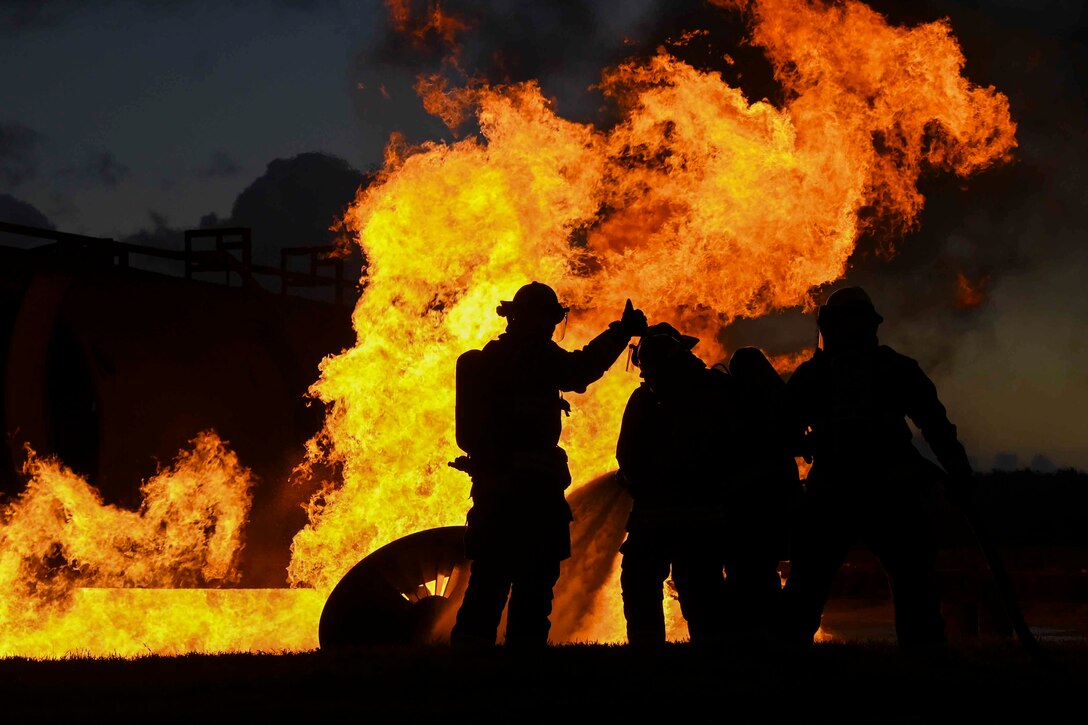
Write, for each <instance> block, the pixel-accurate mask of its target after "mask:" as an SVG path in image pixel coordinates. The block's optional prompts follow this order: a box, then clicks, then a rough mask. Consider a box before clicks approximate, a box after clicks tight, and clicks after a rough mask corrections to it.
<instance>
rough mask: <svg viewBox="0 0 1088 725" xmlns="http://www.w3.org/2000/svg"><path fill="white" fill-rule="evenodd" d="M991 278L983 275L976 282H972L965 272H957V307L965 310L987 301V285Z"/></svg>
mask: <svg viewBox="0 0 1088 725" xmlns="http://www.w3.org/2000/svg"><path fill="white" fill-rule="evenodd" d="M989 281H990V278H989V277H987V276H983V277H981V278H979V280H978V282H977V283H976V284H972V283H971V282H970V280H968V279H967V275H965V274H964V273H963V272H957V273H956V299H955V305H956V307H957V308H959V309H961V310H964V309H970V308H971V307H978V306H979V305H981V304H982V303H983V302H985V301H986V286H987V284H988V283H989Z"/></svg>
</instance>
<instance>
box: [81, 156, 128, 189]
mask: <svg viewBox="0 0 1088 725" xmlns="http://www.w3.org/2000/svg"><path fill="white" fill-rule="evenodd" d="M84 171H85V172H86V175H87V176H88V177H89V178H91V179H93V180H95V181H98V182H100V183H102V184H105V185H106V186H117V185H118V184H120V183H121V182H122V181H124V180H125V179H126V178H128V176H129V174H131V173H132V170H131V169H129V167H127V166H125V165H124V164H122V163H121V162H119V161H118V160H117V157H115V156H114V155H113V154H112V153H111V152H109V151H104V152H102V153H101V154H99V155H97V156H95V157H94V158H93V159H92V160H91V162H90V163H89V164H88V165H87V166H86V167H85V169H84Z"/></svg>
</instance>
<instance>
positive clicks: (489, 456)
mask: <svg viewBox="0 0 1088 725" xmlns="http://www.w3.org/2000/svg"><path fill="white" fill-rule="evenodd" d="M497 312H498V314H499V315H500V316H502V317H505V318H506V320H507V325H506V331H505V332H503V333H502V334H501V335H499V336H498V338H496V339H495V340H492V341H491V342H489V343H487V344H486V345H485V346H484V347H483V349H481V350H470V351H467V352H465V353H463V354H462V355H461V356H460V357H459V358H458V361H457V397H456V436H457V444H458V446H459V447H460V448H461V449H462V450H463V451H464V452H465V453H466V455H464V456H460V457H459V458H458V459H456V460H455V461H452V462H451V463H450V465H452V466H454V467H456V468H459V469H461V470H463V471H465V472H466V473H468V474H469V475H470V476H471V478H472V488H471V494H470V495H471V498H472V506H471V508H470V509H469V511H468V515H467V521H466V524H467V525H466V531H465V554H466V558H468V559H470V560H471V564H470V573H469V581H468V585H467V588H466V590H465V595H464V600H463V601H462V603H461V606H460V608H459V609H458V612H457V619H456V622H455V624H454V627H453V630H452V632H451V643H452V644H453V645H455V646H459V645H493V644H495V642H496V640H497V637H498V626H499V624H500V622H501V620H502V613H503V610H504V608H507V601H508V600H509V608H508V610H507V619H506V633H505V643H506V644H507V645H508V646H512V647H513V646H543V645H546V644H547V642H548V632H549V630H550V628H551V622H550V615H551V610H552V598H553V592H554V588H555V584H556V582H557V581H558V579H559V571H560V562H561V561H563V560H564V559H567V558H569V557H570V553H571V551H570V522H571V521H572V515H571V508H570V506H569V505H568V503H567V500H566V496H565V493H564V492H565V490H566V489H567V487H568V486H569V485H570V483H571V477H570V471H569V469H568V467H567V455H566V452H565V451H564V450H563V449H562V448H561V447H560V446H559V437H560V433H561V430H562V417H563V415H564V414H569V411H570V405H569V403H568V402H567V401H566V400H564V398H563V397H562V393H563V392H584V391H585V390H586V388H587V387H588V386H589V385H590V384H591V383H593V382H595V381H596V380H598V379H599V378H601V376H603V375H604V373H605V372H606V371H607V370H608V368H609V367H611V366H612V364H613V363H614V362H615V361H616V360H617V359H618V358H619V356H620V355H621V354H622V353H623V352H624V350H626V349H627V345H628V343H629V342H630V340H631V338H632V337H633V336H638V335H641V334H642V332H643V331H644V330H645V328H646V316H645V314H643V313H642V311H641V310H638V309H635V308H634V307H633V306H632V305H631V301H630V300H628V301H627V305H626V308H625V309H624V312H623V314H622V316H621V317H620V319H619V320H616V321H615V322H612V323H611V324H610V325H609V326H608V328H607V329H605V330H604V331H603V332H601V333H600V334H599V335H598V336H597V337H595V338H594V339H593V340H591V341H590V342H589V343H588V344H587V345H585V347H583V348H581V349H580V350H573V351H568V350H564V349H563V348H561V347H560V346H559V345H558V344H557V343H556V342H555V341H553V339H552V337H553V334H554V332H555V329H556V327H557V326H558V325H559V324H560V323H563V322H565V320H566V316H567V312H568V308H566V307H564V306H562V305H561V304H560V302H559V299H558V297H557V295H556V293H555V291H554V290H553V289H552V288H551V287H549V286H547V285H545V284H542V283H540V282H532V283H530V284H527V285H525V286H523V287H521V288H520V289H519V290H518V291H517V293H516V294H515V295H514V297H513V299H512V300H507V301H503V302H502V303H501V304H500V305H499V306H498V308H497Z"/></svg>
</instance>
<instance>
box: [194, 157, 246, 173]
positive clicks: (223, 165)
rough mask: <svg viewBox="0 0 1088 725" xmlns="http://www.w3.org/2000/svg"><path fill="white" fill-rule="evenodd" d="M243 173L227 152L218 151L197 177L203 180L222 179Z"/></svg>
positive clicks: (199, 171)
mask: <svg viewBox="0 0 1088 725" xmlns="http://www.w3.org/2000/svg"><path fill="white" fill-rule="evenodd" d="M240 172H241V168H240V167H239V166H238V163H237V162H236V161H235V160H234V159H233V158H231V157H230V155H229V154H227V152H226V151H216V152H215V153H213V154H212V157H211V158H210V159H209V160H208V163H206V164H205V165H204V166H202V167H201V168H200V169H199V170H198V171H197V175H198V176H199V177H200V178H202V179H221V178H226V177H230V176H237V175H238V174H239V173H240Z"/></svg>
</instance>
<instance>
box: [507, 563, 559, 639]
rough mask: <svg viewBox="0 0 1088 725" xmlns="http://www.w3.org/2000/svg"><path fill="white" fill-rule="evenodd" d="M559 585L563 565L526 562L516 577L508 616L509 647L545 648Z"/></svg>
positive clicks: (515, 574) (516, 573) (519, 568)
mask: <svg viewBox="0 0 1088 725" xmlns="http://www.w3.org/2000/svg"><path fill="white" fill-rule="evenodd" d="M557 581H559V561H557V560H549V561H537V562H533V561H526V562H523V563H522V565H521V566H519V567H518V571H517V572H515V573H514V577H513V586H512V587H511V590H510V609H509V611H508V612H507V613H506V644H507V645H508V646H511V647H544V646H546V645H547V644H548V632H549V630H550V629H551V626H552V625H551V620H550V619H549V617H550V616H551V613H552V597H553V596H554V591H555V583H556V582H557Z"/></svg>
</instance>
